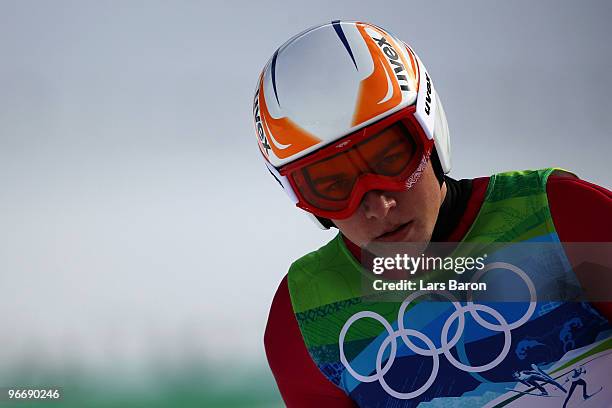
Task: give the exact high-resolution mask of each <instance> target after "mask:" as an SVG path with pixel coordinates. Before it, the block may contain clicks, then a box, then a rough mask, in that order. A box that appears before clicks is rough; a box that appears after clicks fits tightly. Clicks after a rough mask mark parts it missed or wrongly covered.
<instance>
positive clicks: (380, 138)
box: [279, 105, 434, 219]
mask: <svg viewBox="0 0 612 408" xmlns="http://www.w3.org/2000/svg"><path fill="white" fill-rule="evenodd" d="M415 110H416V107H415V106H414V105H412V106H409V107H407V108H404V109H402V110H400V111H398V112H396V113H394V114H392V115H390V116H388V117H386V118H384V119H382V120H380V121H378V122H376V123H374V124H372V125H369V126H367V127H365V128H363V129H360V130H358V131H356V132H354V133H351V134H349V135H347V136H345V137H343V138H342V139H340V140H337V141H336V142H334V143H333V144H331V145H328V146H326V147H324V148H322V149H321V150H318V151H316V152H315V153H313V154H310V155H308V156H306V157H304V158H302V159H299V160H296V161H295V162H293V163H290V164H288V165H286V166H284V167H282V168H281V169H280V170H279V173H280V174H281V175H282V176H285V177H287V179H288V180H289V183H290V184H291V187H292V188H293V191H294V192H295V195H296V197H297V204H296V205H297V206H298V207H300V208H302V209H304V210H306V211H308V212H310V213H313V214H315V215H317V216H319V217H323V218H331V219H343V218H348V217H350V216H351V215H352V214H353V213H354V212H355V211H356V210H357V208H358V207H359V205H360V203H361V200H362V198H363V196H364V195H365V194H366V193H367V192H368V191H371V190H379V191H404V190H408V189H409V188H411V187H412V186H413V185H414V184H415V183H416V182H417V181H418V179H419V177H420V175H421V173H422V172H423V170H424V168H425V165H426V164H427V160H428V159H429V155H430V153H431V149H432V147H433V144H434V142H433V139H430V138H428V137H427V135H426V134H425V132H424V131H423V128H422V127H421V125H420V124H419V122H418V121H417V119H416V117H415V115H414V113H415Z"/></svg>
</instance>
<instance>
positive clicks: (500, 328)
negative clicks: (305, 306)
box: [338, 262, 537, 399]
mask: <svg viewBox="0 0 612 408" xmlns="http://www.w3.org/2000/svg"><path fill="white" fill-rule="evenodd" d="M491 269H507V270H509V271H511V272H513V273H515V274H517V275H518V276H519V277H520V278H521V279H523V281H524V282H525V284H526V285H527V288H528V289H529V297H530V300H529V307H528V308H527V311H526V312H525V313H524V314H523V316H522V317H521V318H520V319H518V320H517V321H515V322H513V323H508V322H507V321H506V319H505V318H504V317H503V316H502V315H501V314H500V313H499V312H498V311H497V310H495V309H493V308H491V307H489V306H486V305H481V304H475V303H474V302H473V301H472V299H473V298H472V291H471V290H468V293H467V302H466V305H465V306H462V305H461V303H459V302H458V301H457V299H456V298H455V297H454V296H453V295H451V294H450V293H448V292H446V291H436V292H428V291H417V292H414V293H412V294H411V295H409V296H408V297H407V298H406V299H405V300H404V301H403V302H402V304H401V306H400V308H399V311H398V314H397V323H398V329H397V330H396V331H393V328H392V327H391V324H390V323H389V322H388V321H387V320H386V319H385V318H384V317H383V316H381V315H379V314H378V313H375V312H372V311H368V310H364V311H361V312H357V313H355V314H354V315H352V316H351V317H350V318H349V319H348V320H347V321H346V323H344V326H343V327H342V330H340V337H339V339H338V344H339V347H340V361H341V362H342V364H343V365H344V367H345V368H346V369H347V371H348V372H349V373H350V374H351V375H352V376H353V377H355V379H357V380H359V381H361V382H366V383H369V382H374V381H378V382H379V383H380V385H381V386H382V388H383V389H384V390H385V391H386V392H387V393H388V394H389V395H391V396H393V397H395V398H397V399H411V398H416V397H418V396H419V395H421V394H423V393H424V392H425V391H427V390H428V389H429V387H431V385H432V384H433V383H434V381H435V380H436V377H437V376H438V370H439V369H440V354H444V356H445V357H446V359H447V360H448V361H449V362H450V363H451V364H452V365H453V366H455V367H456V368H458V369H460V370H462V371H465V372H468V373H480V372H483V371H488V370H491V369H493V368H495V367H497V366H498V365H499V364H500V363H501V362H502V361H503V360H504V359H505V358H506V356H507V355H508V352H509V351H510V345H511V344H512V335H511V331H512V330H514V329H516V328H517V327H520V326H522V325H523V324H525V323H526V322H527V321H529V319H530V318H531V316H532V315H533V313H534V312H535V308H536V301H537V297H536V289H535V286H534V284H533V282H532V281H531V279H530V278H529V277H528V276H527V274H526V273H525V272H524V271H523V270H522V269H520V268H518V267H517V266H515V265H512V264H509V263H506V262H493V263H491V264H488V265H486V266H485V267H484V268H483V269H481V270H480V271H478V272H477V273H475V274H474V276H473V277H472V279H471V281H472V282H477V281H478V280H479V279H480V278H481V277H482V276H483V275H484V274H485V273H486V272H487V271H489V270H491ZM431 293H435V294H437V295H441V296H443V297H445V298H447V299H448V300H450V301H451V303H452V305H453V306H454V307H455V311H454V312H453V313H452V314H451V315H450V316H449V317H448V319H447V320H446V322H445V323H444V325H443V326H442V332H441V334H440V344H441V346H440V347H439V348H436V346H435V344H434V343H433V341H432V340H431V339H430V338H429V337H427V336H426V335H425V334H424V333H422V332H420V331H418V330H414V329H409V328H406V327H404V314H405V312H406V309H407V308H408V306H409V305H410V303H412V302H413V301H414V300H415V299H417V298H419V297H421V296H423V295H426V294H431ZM479 312H484V313H486V314H488V315H489V316H491V317H493V318H494V319H495V320H496V321H497V322H498V324H493V323H490V322H488V321H487V320H485V319H483V318H482V317H481V316H480V314H479ZM466 313H470V315H471V316H472V317H473V318H474V320H475V321H476V322H478V324H480V325H481V326H482V327H485V328H487V329H489V330H492V331H496V332H503V333H504V346H503V347H502V350H501V352H500V353H499V355H498V356H497V357H495V358H494V359H493V360H491V361H490V362H489V363H487V364H484V365H481V366H470V365H466V364H463V363H462V362H460V361H457V359H456V358H455V357H454V356H453V355H452V354H451V352H450V351H451V349H452V348H453V347H455V345H456V344H457V343H458V342H459V340H460V339H461V336H463V330H464V328H465V314H466ZM363 318H371V319H374V320H376V321H378V322H379V323H381V324H382V325H383V327H384V328H385V330H386V331H387V334H388V335H387V337H386V338H385V339H384V340H383V342H382V343H381V345H380V347H379V349H378V352H377V353H376V373H375V374H372V375H362V374H359V373H358V372H357V371H355V370H354V369H353V367H351V365H350V363H349V361H348V359H347V358H346V355H345V354H344V338H345V337H346V334H347V332H348V330H349V328H350V327H351V325H352V324H353V323H355V322H356V321H357V320H359V319H363ZM455 320H458V325H457V332H456V333H455V335H454V336H453V338H452V339H451V340H450V341H449V340H448V334H449V333H448V332H449V330H450V327H451V325H452V324H453V323H454V321H455ZM398 337H399V338H401V339H402V341H403V342H404V344H405V345H406V347H408V348H409V349H410V350H412V351H413V352H414V353H416V354H418V355H421V356H430V357H432V358H433V367H432V370H431V374H430V375H429V378H427V381H425V383H424V384H423V385H422V386H421V387H419V388H418V389H416V390H414V391H411V392H399V391H396V390H394V389H393V388H391V387H390V386H389V384H387V382H386V381H385V378H384V376H385V374H386V373H387V372H388V371H389V370H390V369H391V366H392V365H393V362H394V361H395V356H396V354H397V343H396V339H397V338H398ZM410 337H416V338H418V339H420V340H421V341H422V342H423V343H425V345H426V346H427V348H426V349H424V348H421V347H418V346H416V345H415V344H414V343H412V341H411V340H410ZM389 346H391V352H390V355H389V358H388V359H387V362H386V363H385V364H384V366H383V354H384V352H385V350H386V349H387V347H389Z"/></svg>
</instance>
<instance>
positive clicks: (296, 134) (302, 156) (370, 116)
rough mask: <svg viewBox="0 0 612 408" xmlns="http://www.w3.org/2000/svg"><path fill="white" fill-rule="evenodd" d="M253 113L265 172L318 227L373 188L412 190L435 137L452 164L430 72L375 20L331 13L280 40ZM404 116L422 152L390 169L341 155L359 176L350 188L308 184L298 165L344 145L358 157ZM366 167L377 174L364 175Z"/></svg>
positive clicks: (444, 164)
mask: <svg viewBox="0 0 612 408" xmlns="http://www.w3.org/2000/svg"><path fill="white" fill-rule="evenodd" d="M253 115H254V125H255V131H256V135H257V139H258V143H259V149H260V151H261V153H262V154H263V157H264V160H265V164H266V166H267V168H268V170H269V171H270V173H271V174H272V175H273V176H274V177H275V178H276V180H277V181H278V182H279V184H280V185H281V186H282V188H283V189H284V190H285V192H286V193H287V195H288V196H289V197H290V198H291V200H292V201H293V202H294V203H295V204H296V205H297V206H298V207H301V208H303V209H305V210H306V211H307V212H309V213H310V214H311V215H315V216H317V217H318V218H317V217H313V219H315V222H317V224H319V225H321V223H320V222H318V221H317V220H320V219H321V218H334V215H338V216H337V217H336V218H345V217H346V216H347V214H350V212H351V211H354V210H355V206H356V205H358V201H360V200H361V198H362V196H363V194H365V193H366V192H367V191H369V190H374V189H376V190H387V189H388V190H399V189H400V188H401V187H398V186H400V185H403V188H404V189H405V188H406V187H408V188H409V187H410V186H411V185H412V184H414V183H415V182H416V181H417V180H418V177H419V175H420V172H421V171H422V170H423V167H424V163H426V161H427V159H429V153H430V151H431V148H432V147H433V146H434V145H435V150H436V153H437V156H438V158H439V161H440V165H441V168H442V171H443V172H444V173H448V172H449V171H450V168H451V154H450V143H449V132H448V125H447V122H446V115H445V114H444V109H443V107H442V103H441V102H440V99H439V97H438V95H437V93H436V91H435V88H434V86H433V82H432V80H431V77H430V76H429V74H428V73H427V70H426V69H425V67H424V65H423V63H422V62H421V60H420V59H419V57H418V56H417V55H416V53H415V52H414V51H413V50H412V49H411V48H410V47H409V46H408V45H407V44H405V43H404V42H402V41H401V40H399V39H398V38H397V37H395V36H394V35H392V34H391V33H390V32H388V31H386V30H384V29H382V28H380V27H378V26H376V25H373V24H369V23H364V22H356V21H333V22H331V23H327V24H322V25H318V26H315V27H312V28H310V29H308V30H306V31H304V32H302V33H300V34H298V35H296V36H294V37H293V38H291V39H289V40H288V41H287V42H285V43H284V44H283V45H281V46H280V47H279V48H278V49H277V50H276V51H275V52H274V54H273V55H272V57H271V58H270V60H269V61H268V62H267V64H266V65H265V67H264V69H263V71H262V72H261V74H260V76H259V80H258V83H257V87H256V90H255V97H254V101H253ZM401 121H403V122H404V124H405V126H406V128H407V129H408V130H409V131H410V133H411V134H412V135H413V137H415V136H414V135H417V134H418V135H420V136H421V137H420V139H423V144H422V146H424V147H422V149H421V150H422V151H421V152H420V153H419V154H421V157H417V158H416V159H415V160H413V161H410V163H411V164H410V166H409V165H408V161H407V160H406V161H405V163H403V165H404V166H405V167H402V170H401V171H399V172H396V173H394V174H391V173H389V172H385V171H382V172H381V171H377V170H374V171H372V170H371V169H372V166H370V167H368V165H369V164H368V163H365V167H364V165H357V164H355V160H353V159H350V158H347V160H344V162H346V163H349V162H350V163H352V164H350V165H348V166H351V171H353V170H354V173H355V174H356V176H355V177H354V179H352V181H351V182H352V184H350V183H349V184H348V187H347V188H348V189H349V190H350V191H349V192H348V193H350V196H349V194H348V193H342V194H340V196H338V195H334V194H336V190H334V194H331V195H329V194H328V195H326V194H325V193H323V192H321V191H320V190H317V189H316V188H314V187H313V183H311V182H310V180H308V177H309V175H306V176H304V175H301V174H298V172H296V171H295V170H297V169H299V168H302V167H303V166H307V165H312V163H313V162H314V161H315V160H314V159H317V158H319V159H324V160H328V161H329V158H333V157H336V156H337V155H338V154H339V153H341V152H348V153H347V155H351V157H357V156H359V157H360V159H359V161H361V162H363V158H364V155H365V156H367V152H366V153H364V152H363V151H361V150H367V149H368V148H367V147H363V146H365V145H364V144H365V143H366V142H367V141H368V139H367V137H371V135H372V134H377V135H378V133H376V132H380V129H381V127H383V128H384V126H389V125H390V124H392V123H394V122H401ZM381 124H382V125H381ZM383 125H384V126H383ZM373 130H374V131H373ZM391 133H393V132H391ZM385 137H386V138H387V139H388V140H393V137H395V136H393V135H387V136H385ZM379 139H380V138H379ZM416 139H419V137H416ZM375 143H379V142H371V143H370V144H372V145H373V144H375ZM428 143H430V145H431V146H430V147H429V148H428V147H427V146H428ZM420 146H421V145H420ZM411 149H412V150H411ZM428 149H429V150H428ZM405 150H406V151H413V150H414V149H413V148H411V147H405ZM335 160H336V161H337V162H339V161H340V160H339V159H335ZM406 166H407V167H406ZM319 167H321V166H319ZM364 168H365V169H366V170H365V172H368V171H370V172H373V173H376V174H375V175H374V176H373V175H372V174H365V175H364V176H363V177H361V175H362V174H363V173H364V171H363V170H364ZM360 172H361V173H360ZM293 174H296V175H295V176H294V175H293ZM407 179H408V184H406V180H407ZM357 180H359V182H357ZM345 184H346V183H345Z"/></svg>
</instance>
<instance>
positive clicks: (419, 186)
mask: <svg viewBox="0 0 612 408" xmlns="http://www.w3.org/2000/svg"><path fill="white" fill-rule="evenodd" d="M445 194H446V186H445V185H443V188H442V189H440V184H439V183H438V180H437V179H436V175H435V173H434V171H433V168H432V166H431V162H429V163H428V164H427V167H426V168H425V170H424V171H423V174H421V177H420V179H419V181H418V182H417V183H416V184H415V185H414V186H412V188H411V189H410V190H407V191H400V192H386V191H378V190H373V191H369V192H368V193H366V195H365V196H364V197H363V200H362V201H361V204H360V206H359V208H358V209H357V211H355V213H354V214H353V215H351V216H350V217H349V218H345V219H343V220H332V221H333V222H334V224H335V225H336V226H337V227H338V229H339V230H340V231H341V232H342V234H344V235H345V236H346V237H347V238H348V239H349V240H351V241H352V242H353V243H355V244H357V245H360V246H365V245H366V244H368V243H370V242H429V240H430V239H431V235H432V233H433V229H434V226H435V224H436V220H437V218H438V211H439V210H440V205H441V204H442V201H443V200H444V196H445Z"/></svg>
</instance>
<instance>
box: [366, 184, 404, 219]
mask: <svg viewBox="0 0 612 408" xmlns="http://www.w3.org/2000/svg"><path fill="white" fill-rule="evenodd" d="M361 206H362V208H363V211H364V214H365V216H366V218H368V219H374V218H378V219H382V218H385V217H386V216H387V214H389V211H391V209H392V208H393V207H395V206H397V202H396V201H395V198H393V197H391V196H390V195H388V194H386V193H385V192H383V191H376V190H373V191H368V192H367V193H366V194H365V196H363V200H362V201H361Z"/></svg>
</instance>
